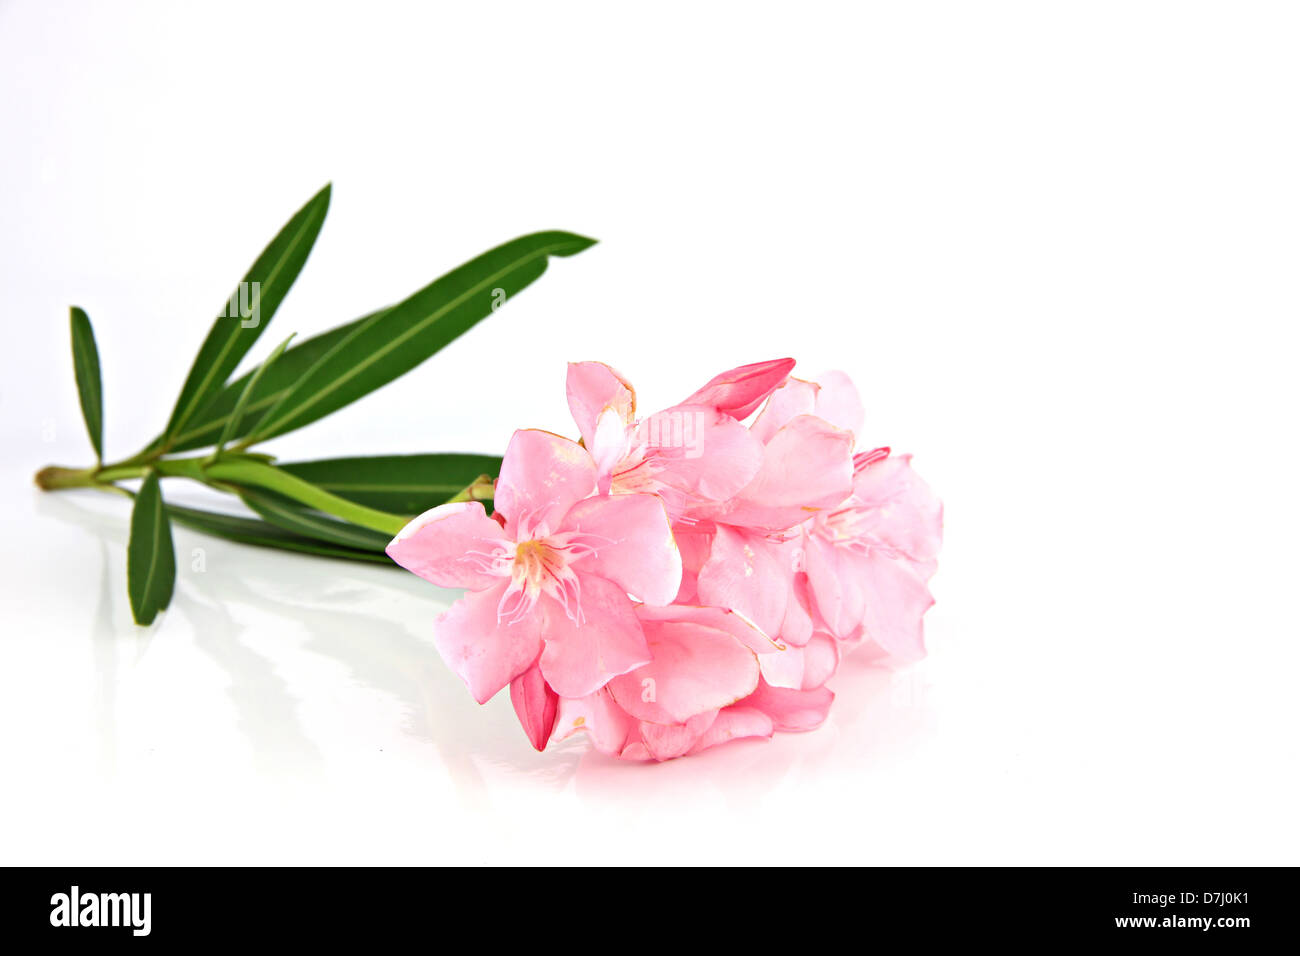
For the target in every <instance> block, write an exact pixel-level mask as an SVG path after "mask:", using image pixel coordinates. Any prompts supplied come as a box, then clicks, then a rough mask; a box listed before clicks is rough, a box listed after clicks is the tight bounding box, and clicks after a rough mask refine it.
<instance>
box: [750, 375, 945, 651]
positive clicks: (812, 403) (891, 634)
mask: <svg viewBox="0 0 1300 956" xmlns="http://www.w3.org/2000/svg"><path fill="white" fill-rule="evenodd" d="M808 413H815V414H817V415H819V416H824V417H825V418H826V419H828V420H831V421H834V422H836V424H839V425H840V426H842V427H844V428H849V429H852V430H853V431H855V432H860V431H861V429H862V420H863V418H864V413H863V409H862V402H861V400H860V399H859V398H858V394H857V390H856V389H855V388H854V387H853V384H852V382H850V381H849V379H848V376H846V375H844V374H843V373H842V372H831V373H828V374H827V375H824V376H822V378H821V381H820V383H819V382H804V381H800V380H798V379H790V380H789V381H787V382H786V383H785V384H784V385H782V387H781V388H779V389H777V390H776V392H774V393H773V395H772V397H771V399H770V400H769V401H768V404H767V406H766V407H765V408H764V409H763V412H762V413H761V414H760V415H759V416H758V419H757V420H756V421H755V422H754V426H753V429H754V431H755V432H756V433H757V434H759V435H760V436H768V435H775V434H778V433H779V431H780V430H781V429H782V428H784V427H785V426H786V424H787V423H788V422H790V421H794V420H796V419H797V417H798V416H800V415H803V414H808ZM853 461H854V466H853V488H852V494H851V495H848V496H846V498H845V500H844V501H842V502H841V503H839V504H838V505H837V506H836V507H834V508H830V509H826V510H823V511H820V512H818V513H817V514H815V515H813V516H811V517H810V518H809V519H808V520H807V521H805V522H804V523H803V524H802V526H801V527H800V529H799V530H800V538H801V540H800V543H799V550H800V555H801V559H802V560H801V565H802V570H803V571H805V572H806V576H807V582H808V595H809V598H810V602H809V603H810V607H811V610H812V611H813V616H814V618H815V620H816V622H817V624H818V626H819V627H820V628H822V629H824V630H825V631H826V632H828V633H829V634H831V635H833V636H834V637H836V638H838V639H840V640H842V641H846V642H848V643H851V644H856V643H860V642H864V641H866V642H869V643H871V644H872V645H874V648H875V650H876V651H877V652H878V653H883V654H885V655H888V656H890V657H893V658H897V659H899V660H904V661H906V660H915V659H917V658H920V657H923V656H924V655H925V642H924V630H923V625H922V617H923V616H924V614H925V612H926V610H927V609H928V608H929V607H930V606H931V605H932V604H933V603H934V599H933V598H932V597H931V596H930V591H929V588H928V587H927V582H928V581H929V579H930V577H931V576H932V575H933V574H934V572H935V569H936V567H937V558H938V554H939V546H940V543H941V541H942V536H943V509H942V506H941V505H940V503H939V500H938V499H937V498H936V497H935V496H934V494H933V493H932V492H931V491H930V489H929V487H928V486H927V485H926V484H925V482H924V481H922V480H921V478H920V477H919V476H918V475H917V474H916V472H915V471H914V470H913V469H912V467H911V458H910V456H907V455H903V456H896V457H892V458H891V457H890V451H889V449H888V448H878V449H875V450H874V451H868V452H861V453H859V454H857V455H855V456H854V460H853Z"/></svg>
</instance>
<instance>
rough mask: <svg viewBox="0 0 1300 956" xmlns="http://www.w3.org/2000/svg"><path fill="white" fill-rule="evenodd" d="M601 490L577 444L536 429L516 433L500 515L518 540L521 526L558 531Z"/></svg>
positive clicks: (501, 488)
mask: <svg viewBox="0 0 1300 956" xmlns="http://www.w3.org/2000/svg"><path fill="white" fill-rule="evenodd" d="M595 490H596V466H595V464H594V463H593V462H592V460H591V456H590V455H589V454H587V451H586V449H584V448H583V447H582V446H581V445H579V444H578V443H577V442H572V441H569V439H567V438H561V437H560V436H559V435H552V434H551V433H550V432H544V431H540V430H538V429H534V428H524V429H520V430H519V431H517V432H515V433H514V436H513V437H512V438H511V439H510V445H509V447H508V448H506V454H505V459H504V460H503V461H502V463H501V477H500V478H498V479H497V486H496V495H495V504H496V510H497V511H498V512H499V513H501V514H503V515H505V517H506V534H507V535H509V536H510V538H511V539H512V540H518V535H519V534H520V529H521V523H522V526H523V527H524V529H525V531H529V532H531V530H532V529H533V528H535V527H536V526H537V525H538V524H545V525H546V526H547V527H549V529H550V530H552V531H554V530H555V528H556V526H557V525H558V524H559V521H560V519H561V518H563V517H564V513H565V512H566V511H568V510H569V509H570V508H572V507H573V505H574V504H576V503H577V502H579V501H581V500H582V499H583V498H586V497H587V496H588V495H590V494H592V493H593V492H594V491H595Z"/></svg>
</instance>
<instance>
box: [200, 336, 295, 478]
mask: <svg viewBox="0 0 1300 956" xmlns="http://www.w3.org/2000/svg"><path fill="white" fill-rule="evenodd" d="M292 341H293V336H292V335H290V336H289V337H288V338H287V339H285V340H284V341H283V342H281V343H280V344H279V345H277V346H276V347H275V351H274V352H272V353H271V354H270V355H268V356H267V357H266V361H265V362H263V363H262V364H261V365H259V366H258V367H257V369H256V370H255V371H254V372H253V374H252V376H251V377H250V378H249V380H248V384H247V385H245V386H244V390H243V391H242V392H240V393H239V398H238V400H237V401H236V402H235V407H234V408H233V409H232V410H231V412H230V417H229V418H227V419H226V425H225V428H224V429H223V430H222V432H221V438H220V440H219V441H218V442H217V450H216V454H221V450H222V449H223V448H225V447H226V442H228V441H230V440H231V439H233V438H234V437H235V435H236V434H237V433H238V431H239V425H240V423H241V422H242V421H243V420H244V407H245V406H246V405H247V404H248V399H249V396H250V395H252V394H253V391H254V390H255V389H256V388H257V383H258V382H259V381H260V380H261V378H262V375H263V374H265V372H266V370H267V369H268V368H270V367H271V366H272V365H274V364H275V363H276V360H277V359H279V357H280V356H281V355H283V354H284V350H285V349H286V348H288V347H289V343H290V342H292Z"/></svg>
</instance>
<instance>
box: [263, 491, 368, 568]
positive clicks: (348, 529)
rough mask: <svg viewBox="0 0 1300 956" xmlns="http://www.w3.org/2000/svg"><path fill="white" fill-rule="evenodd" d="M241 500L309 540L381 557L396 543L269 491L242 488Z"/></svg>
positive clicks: (264, 516)
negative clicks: (371, 552)
mask: <svg viewBox="0 0 1300 956" xmlns="http://www.w3.org/2000/svg"><path fill="white" fill-rule="evenodd" d="M239 497H240V498H242V499H243V500H244V504H246V505H248V507H250V508H252V509H253V510H254V511H256V512H257V513H258V514H259V515H261V516H262V518H263V519H264V520H266V521H268V522H270V523H271V524H273V525H276V526H277V527H280V528H283V529H284V530H286V531H292V532H294V533H295V534H300V535H302V536H304V537H307V538H314V539H316V540H318V541H326V542H329V543H331V544H338V545H342V546H344V547H347V548H355V549H357V550H359V551H374V552H379V553H381V554H382V553H383V551H384V549H385V548H386V547H388V542H389V541H391V540H392V536H391V535H387V534H381V533H380V532H378V531H372V530H371V529H370V528H363V527H361V526H359V525H355V524H349V523H347V522H345V521H340V520H339V519H337V518H334V517H331V516H330V515H327V514H322V513H321V512H319V511H313V510H312V509H310V508H304V507H303V506H302V505H300V504H298V503H297V502H296V501H293V500H291V499H289V498H285V497H284V496H283V495H277V494H275V493H274V492H270V491H266V490H265V489H261V488H240V489H239Z"/></svg>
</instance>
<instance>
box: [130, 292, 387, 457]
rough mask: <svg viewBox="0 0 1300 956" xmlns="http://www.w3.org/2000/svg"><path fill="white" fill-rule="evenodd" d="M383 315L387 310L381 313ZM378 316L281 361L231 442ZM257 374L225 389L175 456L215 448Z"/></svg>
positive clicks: (317, 339)
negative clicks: (332, 351)
mask: <svg viewBox="0 0 1300 956" xmlns="http://www.w3.org/2000/svg"><path fill="white" fill-rule="evenodd" d="M380 311H383V310H380ZM378 314H379V313H378V312H372V313H370V314H369V315H363V316H362V317H361V318H359V319H353V320H352V321H351V322H348V323H347V324H346V325H340V326H338V327H337V328H333V329H330V330H329V331H328V332H323V333H321V334H320V335H317V336H314V337H313V338H310V339H306V340H304V341H302V342H299V343H298V344H297V345H295V346H294V347H293V348H291V349H289V350H288V351H286V352H285V353H284V355H283V356H281V357H280V360H279V361H278V362H276V363H275V365H274V366H273V367H272V368H269V369H267V371H266V373H265V374H264V375H263V376H262V378H261V379H260V380H259V381H258V382H257V384H256V386H255V387H254V388H253V389H252V390H251V391H250V392H249V395H248V398H247V399H245V407H244V420H243V421H242V422H240V423H239V424H238V425H237V426H236V428H235V430H234V432H233V433H232V434H231V435H229V436H228V438H227V441H234V440H236V439H239V438H243V437H244V435H246V434H247V433H248V432H247V430H248V429H249V428H252V427H253V426H254V425H256V424H257V422H258V421H259V420H260V418H261V413H264V412H265V411H266V410H267V409H268V408H270V407H271V406H272V405H274V404H275V403H276V402H278V401H279V400H280V399H281V398H283V397H284V395H285V394H286V393H287V392H288V391H289V389H290V388H291V387H292V386H293V385H295V384H296V383H297V381H298V380H299V379H300V378H302V377H303V376H304V375H305V374H307V370H308V369H309V368H311V367H312V366H313V365H315V364H316V362H317V361H318V360H319V359H320V357H321V356H322V355H325V354H326V353H327V352H329V351H330V350H331V349H333V348H334V346H335V345H337V344H338V343H339V342H341V341H342V340H343V339H345V338H347V336H349V335H351V334H352V332H353V330H354V329H356V328H357V326H359V325H360V324H362V323H363V322H366V321H368V320H369V319H371V318H373V317H374V316H376V315H378ZM255 374H256V372H255V371H254V372H249V373H248V374H247V375H243V376H241V377H240V378H238V379H236V380H235V381H233V382H231V383H230V384H229V385H227V386H226V387H225V388H223V389H222V390H221V391H220V392H219V393H218V394H217V397H216V398H214V399H213V400H212V401H211V402H209V403H208V405H207V407H206V408H204V409H203V411H201V412H199V413H198V414H197V415H195V416H194V418H193V419H192V420H191V421H190V423H189V424H188V425H186V426H185V428H184V429H182V430H181V432H180V433H179V434H177V435H175V436H174V437H173V438H172V439H171V443H170V445H169V447H170V449H171V450H172V451H174V452H181V451H192V450H193V449H195V448H206V447H208V446H209V445H215V444H216V443H217V440H218V439H219V438H220V436H221V434H222V432H223V431H224V430H225V427H226V424H227V423H228V422H229V421H230V419H231V418H232V417H233V416H234V411H235V406H236V405H238V404H239V400H240V397H241V396H242V395H243V394H244V390H245V389H246V388H248V386H249V384H250V383H251V381H252V378H253V376H254V375H255ZM163 442H164V437H163V436H160V437H159V438H158V439H156V440H155V441H154V443H153V444H152V445H150V446H149V447H150V450H153V449H156V448H160V447H162V445H163Z"/></svg>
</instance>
